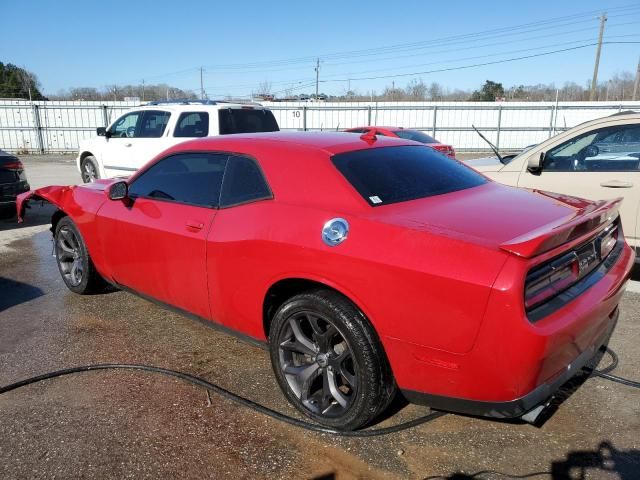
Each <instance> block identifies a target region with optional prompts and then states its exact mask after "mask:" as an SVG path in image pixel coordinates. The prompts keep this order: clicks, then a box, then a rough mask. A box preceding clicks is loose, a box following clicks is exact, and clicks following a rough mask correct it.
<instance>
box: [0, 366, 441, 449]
mask: <svg viewBox="0 0 640 480" xmlns="http://www.w3.org/2000/svg"><path fill="white" fill-rule="evenodd" d="M114 369H123V370H142V371H144V372H153V373H160V374H163V375H168V376H170V377H176V378H179V379H181V380H185V381H187V382H190V383H193V384H194V385H198V386H200V387H203V388H205V389H207V390H210V391H212V392H215V393H217V394H218V395H220V396H221V397H223V398H226V399H227V400H231V401H232V402H235V403H238V404H240V405H242V406H244V407H247V408H250V409H252V410H254V411H256V412H259V413H262V414H264V415H267V416H269V417H271V418H274V419H276V420H279V421H281V422H285V423H288V424H289V425H293V426H295V427H300V428H304V429H305V430H311V431H313V432H318V433H330V434H332V435H340V436H343V437H376V436H379V435H388V434H390V433H396V432H400V431H402V430H406V429H408V428H413V427H417V426H418V425H422V424H425V423H428V422H431V421H433V420H435V419H436V418H439V417H442V416H443V415H446V414H445V413H444V412H436V411H432V412H431V413H429V414H428V415H424V416H422V417H419V418H415V419H413V420H409V421H407V422H403V423H399V424H397V425H393V426H391V427H384V428H375V429H369V430H357V431H343V430H334V429H331V428H326V427H323V426H321V425H317V424H315V423H309V422H306V421H304V420H300V419H297V418H294V417H290V416H289V415H285V414H283V413H280V412H277V411H275V410H272V409H271V408H269V407H265V406H264V405H260V404H259V403H256V402H254V401H252V400H249V399H248V398H245V397H242V396H240V395H238V394H235V393H233V392H230V391H229V390H226V389H225V388H222V387H220V386H219V385H216V384H214V383H211V382H208V381H207V380H204V379H202V378H199V377H196V376H194V375H190V374H188V373H183V372H177V371H175V370H169V369H167V368H161V367H153V366H150V365H136V364H126V363H101V364H95V365H83V366H80V367H71V368H64V369H62V370H55V371H52V372H48V373H44V374H42V375H38V376H36V377H31V378H26V379H24V380H21V381H19V382H15V383H12V384H10V385H6V386H4V387H0V395H1V394H3V393H6V392H10V391H11V390H15V389H17V388H20V387H24V386H27V385H31V384H33V383H37V382H41V381H43V380H48V379H50V378H56V377H62V376H64V375H71V374H73V373H80V372H90V371H92V370H114Z"/></svg>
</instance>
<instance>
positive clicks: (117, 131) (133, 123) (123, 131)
mask: <svg viewBox="0 0 640 480" xmlns="http://www.w3.org/2000/svg"><path fill="white" fill-rule="evenodd" d="M140 117H141V112H133V113H128V114H126V115H123V116H122V117H120V118H119V119H118V120H116V122H115V123H114V124H113V125H111V128H110V129H109V135H110V137H112V138H134V137H135V136H136V127H137V126H138V121H139V120H140Z"/></svg>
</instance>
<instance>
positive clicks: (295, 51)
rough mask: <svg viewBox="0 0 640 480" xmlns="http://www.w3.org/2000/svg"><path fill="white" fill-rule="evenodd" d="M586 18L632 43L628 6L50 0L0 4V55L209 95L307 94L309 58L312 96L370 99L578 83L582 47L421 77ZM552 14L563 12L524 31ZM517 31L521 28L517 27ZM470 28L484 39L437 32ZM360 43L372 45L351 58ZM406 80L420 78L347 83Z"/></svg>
mask: <svg viewBox="0 0 640 480" xmlns="http://www.w3.org/2000/svg"><path fill="white" fill-rule="evenodd" d="M487 5H488V6H487ZM599 11H607V12H608V14H609V17H610V18H609V21H608V22H607V27H606V30H605V41H625V42H630V41H636V42H640V28H638V26H640V2H639V1H636V2H630V1H629V0H621V1H616V0H608V1H606V2H602V1H594V0H581V1H558V0H555V1H542V0H541V1H536V2H530V1H514V0H509V1H502V0H500V1H492V2H479V1H477V0H474V1H466V0H465V1H449V2H428V1H425V0H422V1H420V0H418V1H414V0H403V1H401V2H389V1H387V2H382V1H371V0H370V1H367V2H348V1H345V0H342V1H333V0H327V1H324V2H265V1H255V2H249V1H233V2H220V1H183V2H176V1H175V0H174V1H170V2H169V1H164V0H155V1H130V2H123V3H111V2H108V1H103V2H92V1H88V0H84V1H64V0H60V1H56V2H53V1H33V2H29V5H28V6H27V5H26V3H25V1H24V0H2V3H1V5H0V17H1V18H3V27H2V28H3V33H2V37H3V41H2V42H0V61H2V62H5V63H6V62H10V63H15V64H17V65H20V66H24V67H26V68H27V69H28V70H30V71H32V72H34V73H35V74H36V75H37V76H38V78H39V79H40V81H41V83H42V87H43V90H44V92H45V93H49V94H53V93H56V92H57V91H58V90H60V89H64V88H69V87H74V86H92V87H98V88H100V87H104V86H105V85H110V84H128V83H133V84H136V83H140V82H141V81H142V80H143V79H144V80H145V81H146V82H147V83H168V84H170V85H173V86H176V87H179V88H185V89H193V90H196V91H198V90H199V88H200V72H199V67H200V66H204V84H205V90H206V91H207V93H208V94H209V96H210V97H218V96H221V95H227V94H230V95H246V94H249V93H251V91H253V90H255V89H256V87H257V85H258V84H260V83H261V82H264V81H268V82H271V86H272V89H273V90H274V91H283V90H285V89H290V90H291V93H300V92H305V91H306V92H311V91H313V87H310V86H309V87H307V86H306V85H307V84H309V83H312V82H313V80H314V78H315V73H314V66H315V61H314V60H313V58H315V57H318V56H319V57H320V60H321V62H322V63H321V70H320V80H321V81H322V83H321V84H320V91H322V92H325V93H343V92H345V91H346V90H347V88H348V87H349V86H350V87H351V89H353V90H357V91H358V92H362V93H364V92H367V91H370V90H377V91H381V90H382V89H383V88H384V86H385V85H391V82H392V81H395V84H396V86H405V85H406V84H407V83H408V82H409V81H410V80H411V79H412V78H416V79H422V80H423V81H425V82H427V83H430V82H432V81H435V82H439V83H440V84H442V85H444V86H445V87H447V88H450V89H455V88H462V89H467V88H477V87H478V86H479V85H480V84H482V83H483V82H484V80H486V79H491V80H494V81H499V82H502V83H503V84H504V85H505V86H510V85H513V84H535V83H550V82H555V83H556V84H558V85H560V84H562V83H564V82H565V81H575V82H577V83H580V84H585V83H586V81H587V80H588V79H590V78H591V74H592V69H593V59H594V54H595V47H594V46H590V47H585V48H580V49H576V50H571V51H567V52H563V53H557V54H553V55H545V56H540V57H535V58H530V59H526V60H520V61H514V62H509V63H502V64H497V65H489V66H483V67H474V68H468V69H463V70H454V71H443V72H432V71H433V70H440V69H446V68H452V67H459V66H465V65H470V64H476V63H483V62H490V61H499V60H504V59H508V58H514V57H520V56H526V55H532V54H539V53H546V52H549V51H553V50H558V49H564V48H573V47H577V46H581V45H586V44H589V43H593V42H595V41H596V40H597V35H598V25H599V22H598V19H597V16H598V14H596V13H595V12H599ZM559 17H566V18H564V19H562V20H556V21H554V22H547V23H540V24H537V25H532V24H533V23H534V22H546V21H548V20H551V19H558V18H559ZM524 24H529V26H526V27H524V26H523V27H520V26H521V25H524ZM504 29H507V30H504ZM479 32H484V33H482V34H481V35H475V36H468V37H463V38H457V39H452V38H451V37H453V36H460V35H468V34H476V33H479ZM10 39H13V40H10ZM419 42H421V43H419ZM412 43H413V44H414V45H409V44H412ZM398 45H401V46H400V47H393V48H391V49H388V50H381V49H384V48H385V47H389V46H398ZM368 49H372V50H373V49H375V50H373V51H368V52H362V50H368ZM355 51H359V52H357V53H354V52H355ZM344 52H352V53H349V54H346V53H345V54H342V53H344ZM336 54H341V55H336ZM639 55H640V44H637V43H636V44H615V45H614V44H610V45H604V47H603V52H602V59H601V64H600V77H599V78H600V79H606V78H609V77H610V76H611V75H613V74H615V73H619V72H623V71H635V67H636V65H637V62H638V57H639ZM291 60H295V61H293V62H292V61H291ZM256 64H259V65H256ZM413 72H432V73H422V74H419V75H406V76H402V77H396V78H379V79H369V80H367V79H362V80H356V79H358V78H364V77H378V76H388V75H398V74H403V75H404V74H412V73H413ZM350 78H351V79H354V80H351V81H349V79H350Z"/></svg>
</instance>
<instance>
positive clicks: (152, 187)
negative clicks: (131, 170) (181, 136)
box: [129, 153, 229, 207]
mask: <svg viewBox="0 0 640 480" xmlns="http://www.w3.org/2000/svg"><path fill="white" fill-rule="evenodd" d="M228 158H229V156H228V155H226V154H216V153H178V154H175V155H171V156H169V157H167V158H165V159H163V160H160V161H159V162H158V163H156V164H154V165H153V166H152V167H151V168H149V170H147V171H145V172H144V173H142V174H141V175H140V176H139V177H138V178H136V179H135V180H134V181H133V182H132V183H131V185H130V186H129V196H130V197H131V198H134V199H135V198H137V197H145V198H153V199H156V200H166V201H172V202H179V203H186V204H189V205H197V206H202V207H218V201H219V199H220V190H221V186H222V178H223V176H224V171H225V168H226V165H227V159H228Z"/></svg>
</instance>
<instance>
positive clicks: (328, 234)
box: [322, 218, 349, 247]
mask: <svg viewBox="0 0 640 480" xmlns="http://www.w3.org/2000/svg"><path fill="white" fill-rule="evenodd" d="M348 234H349V223H348V222H347V221H346V220H345V219H344V218H332V219H331V220H329V221H328V222H327V223H325V224H324V227H322V241H323V242H324V243H326V244H327V245H329V246H330V247H335V246H336V245H339V244H341V243H342V242H344V241H345V240H346V239H347V235H348Z"/></svg>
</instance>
